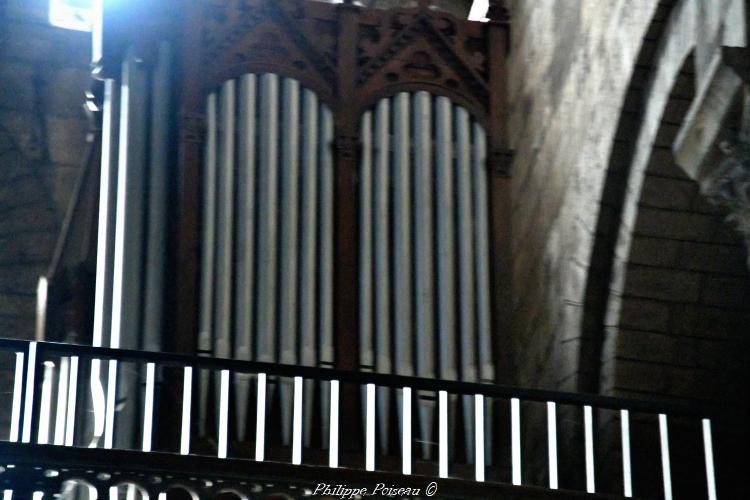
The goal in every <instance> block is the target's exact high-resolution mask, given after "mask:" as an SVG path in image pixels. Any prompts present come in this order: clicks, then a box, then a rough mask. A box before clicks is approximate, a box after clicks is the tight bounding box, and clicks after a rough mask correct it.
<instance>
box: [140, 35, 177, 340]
mask: <svg viewBox="0 0 750 500" xmlns="http://www.w3.org/2000/svg"><path fill="white" fill-rule="evenodd" d="M170 65H171V48H170V44H169V43H168V42H161V43H160V44H159V51H158V57H157V63H156V67H155V68H154V72H153V76H152V81H151V137H150V139H151V144H150V161H149V202H148V234H147V239H146V245H147V246H146V260H145V265H146V286H145V294H146V296H145V304H144V312H143V335H144V339H143V348H144V349H146V350H148V351H159V350H161V348H162V342H161V340H162V339H161V333H162V332H161V326H162V308H163V294H164V265H165V262H166V256H165V249H166V235H167V230H166V222H167V217H166V213H167V145H168V144H169V115H170V113H171V110H170V98H169V86H170V79H171V74H170V73H171V72H170Z"/></svg>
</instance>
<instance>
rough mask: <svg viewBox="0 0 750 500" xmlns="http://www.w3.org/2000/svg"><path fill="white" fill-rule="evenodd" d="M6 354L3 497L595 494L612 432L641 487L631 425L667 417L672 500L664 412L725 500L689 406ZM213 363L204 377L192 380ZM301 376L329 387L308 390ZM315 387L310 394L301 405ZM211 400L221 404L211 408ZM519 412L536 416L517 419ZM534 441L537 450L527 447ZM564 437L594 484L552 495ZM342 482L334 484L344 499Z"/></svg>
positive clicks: (0, 352) (624, 467)
mask: <svg viewBox="0 0 750 500" xmlns="http://www.w3.org/2000/svg"><path fill="white" fill-rule="evenodd" d="M0 359H1V360H2V362H1V363H0V366H2V367H5V368H6V372H7V373H8V374H9V375H10V376H9V377H7V378H6V380H10V381H11V383H10V384H8V388H7V390H6V389H5V388H3V389H2V390H0V393H1V392H5V393H6V394H7V395H8V396H9V397H8V398H7V400H6V401H4V405H5V407H6V408H7V409H9V410H10V411H9V413H10V425H9V434H8V441H9V442H8V443H0V490H4V492H5V493H4V495H5V496H4V500H10V499H11V498H12V499H16V498H26V497H27V496H30V497H33V498H42V497H43V495H45V494H48V495H52V494H53V493H55V492H60V491H61V490H64V489H65V487H66V486H65V485H66V484H71V483H70V481H73V480H76V481H80V482H81V484H87V485H88V486H87V487H88V488H92V490H91V491H92V493H93V491H98V497H99V498H103V497H104V494H105V492H107V491H108V490H109V489H110V488H112V487H116V486H117V485H122V484H128V485H130V487H131V488H134V489H133V491H134V492H140V495H141V498H147V497H151V498H156V497H158V498H167V496H166V492H167V491H168V490H170V488H173V487H177V486H179V487H182V488H185V489H186V490H188V491H191V492H192V493H191V495H193V496H192V497H193V498H214V495H216V494H218V493H221V492H227V491H232V492H235V493H238V494H239V495H240V496H239V497H240V498H242V495H245V496H246V497H247V498H256V497H258V496H261V497H272V496H273V494H281V495H282V497H284V496H286V497H295V498H296V497H303V496H308V495H320V494H322V493H324V491H322V490H320V489H319V487H320V485H321V484H328V485H330V487H331V488H336V485H341V488H351V489H356V488H363V487H364V488H368V490H369V491H368V493H367V494H368V495H369V494H372V492H373V490H374V489H375V488H377V487H378V485H382V486H381V488H380V491H379V494H380V495H383V494H386V495H387V493H389V492H390V493H393V495H396V496H410V494H409V492H408V491H406V490H404V491H401V492H398V491H396V490H393V491H386V490H385V488H390V487H395V488H397V489H398V488H413V489H415V488H419V489H420V490H421V492H420V493H419V494H418V495H416V496H422V497H423V496H426V495H427V496H429V495H428V494H429V493H430V491H427V490H426V488H427V487H430V488H432V487H433V486H431V485H433V484H434V487H436V488H437V494H436V496H437V497H439V498H469V497H471V498H514V499H515V498H520V499H523V498H529V499H532V498H578V496H579V495H580V496H581V498H583V497H584V496H585V497H586V498H592V496H591V494H593V493H595V492H596V491H597V482H596V479H597V478H596V477H595V471H596V470H600V469H601V467H602V464H597V463H595V457H596V453H595V447H596V446H597V445H601V444H602V440H603V439H604V438H607V439H609V441H610V446H609V449H611V448H612V446H611V442H612V441H615V443H616V445H617V446H616V447H617V448H619V453H618V454H617V455H619V456H618V457H616V458H615V459H613V458H612V456H614V455H612V454H610V453H609V452H608V453H607V455H608V457H607V458H608V459H609V460H610V461H612V460H615V461H616V462H617V463H616V464H612V463H610V464H609V465H610V466H612V465H614V466H616V467H617V468H618V469H620V472H619V474H618V476H619V478H620V479H619V481H620V483H619V487H620V488H621V494H622V495H623V496H625V497H632V496H633V494H634V492H635V493H636V494H637V493H638V491H640V489H639V488H640V485H638V484H634V481H633V474H632V470H633V468H632V465H633V463H632V462H633V460H634V459H633V456H631V445H632V443H631V424H633V425H637V422H641V421H643V420H644V419H645V420H648V421H651V422H652V423H656V422H658V433H657V435H658V437H657V436H653V437H654V438H656V439H657V440H658V449H659V453H660V456H658V457H651V462H652V466H653V467H657V465H656V464H660V467H661V477H662V488H661V489H662V490H663V493H664V497H665V498H672V474H671V466H670V443H669V435H668V429H669V426H670V422H672V420H671V419H681V420H685V419H687V420H690V421H692V422H693V423H694V424H695V426H696V428H698V426H700V429H701V432H702V442H703V455H704V457H702V458H703V461H704V464H705V474H706V478H705V485H706V495H705V497H706V498H708V499H709V500H714V499H715V498H716V484H715V478H714V459H713V450H712V436H711V419H710V416H709V413H708V412H707V411H706V410H703V409H700V408H695V407H692V406H691V407H688V406H684V405H679V404H658V403H654V402H648V401H635V400H626V399H620V398H611V397H603V396H592V395H584V394H573V393H560V392H551V391H542V390H528V389H518V388H511V387H504V386H498V385H490V384H474V383H465V382H458V381H447V380H433V379H423V378H416V377H404V376H397V375H386V374H376V373H365V372H350V371H340V370H334V369H325V368H314V367H304V366H289V365H282V364H272V363H260V362H250V361H239V360H229V359H217V358H209V357H200V356H187V355H180V354H172V353H158V352H146V351H135V350H126V349H108V348H99V347H88V346H81V345H72V344H58V343H49V342H28V341H20V340H10V339H0ZM6 360H7V361H6ZM11 360H15V365H13V363H12V361H11ZM8 361H10V362H8ZM105 368H106V370H105ZM204 372H205V373H208V374H209V377H208V378H202V377H199V376H198V375H197V374H198V373H204ZM105 375H106V376H105ZM201 380H209V381H210V382H209V383H210V385H211V386H212V388H214V389H213V390H215V394H212V396H214V398H213V399H211V400H210V401H200V399H201V398H199V397H197V395H198V393H199V392H200V391H198V390H197V386H198V384H199V383H201ZM238 380H245V381H247V380H252V388H251V396H254V398H252V399H254V400H255V401H254V402H253V403H254V404H253V406H254V407H255V412H254V418H251V419H248V421H249V422H252V425H248V426H247V427H248V428H247V429H246V430H247V432H246V434H247V436H248V437H247V438H245V439H242V440H239V439H235V440H233V439H232V436H237V435H238V432H239V431H235V430H234V429H235V427H242V426H239V425H238V424H239V423H238V422H237V421H236V418H234V417H233V415H236V412H235V413H233V412H232V409H233V408H232V407H233V406H234V405H236V404H237V403H236V402H234V403H233V401H235V398H234V397H232V396H233V395H236V394H237V393H236V391H237V389H238V388H241V387H244V388H247V387H249V386H248V385H247V384H245V385H242V384H238V383H237V381H238ZM101 381H108V384H102V383H101ZM284 384H287V385H286V387H287V388H288V389H291V390H290V393H291V394H292V395H293V396H292V409H293V410H292V415H291V417H292V422H290V423H289V424H290V439H289V442H288V443H286V442H283V439H278V440H276V441H278V442H276V443H274V440H273V439H271V434H273V433H277V434H279V435H280V434H281V432H280V429H281V427H282V425H281V424H280V422H278V419H277V417H278V416H279V415H280V414H281V413H280V412H278V411H277V409H275V408H274V407H273V405H272V402H273V401H274V393H276V392H281V391H277V388H279V387H284V386H285V385H284ZM305 384H314V385H315V386H316V387H318V388H324V390H320V389H316V390H315V391H311V392H309V391H306V390H305V387H306V385H305ZM232 387H233V388H234V390H233V391H232V392H231V394H230V388H232ZM246 390H247V389H246ZM383 391H390V392H391V393H392V394H394V395H395V398H396V400H397V401H398V404H397V405H396V407H395V408H396V412H397V413H398V415H397V417H398V418H397V420H398V421H399V426H398V427H399V438H398V439H397V441H398V442H399V443H400V447H399V448H400V449H399V450H398V452H395V453H392V455H390V456H386V455H385V454H384V453H382V450H379V447H378V442H379V440H378V437H379V436H378V430H379V425H378V421H379V420H378V418H379V415H378V408H379V407H378V405H377V400H378V398H380V397H382V394H383ZM309 394H313V395H314V396H315V398H316V401H314V402H313V401H309V400H308V401H306V402H303V398H309ZM194 395H195V396H196V397H195V398H194V397H193V396H194ZM128 398H130V399H128ZM214 400H215V401H217V402H218V405H213V404H212V403H211V401H214ZM352 401H354V402H355V403H354V404H352ZM452 401H453V402H452ZM455 401H469V402H470V403H471V404H470V405H469V407H470V408H471V415H472V416H473V422H472V425H464V426H461V425H459V423H458V421H456V415H455V413H456V411H455V409H456V408H458V405H456V404H455ZM303 403H305V404H303ZM309 403H314V406H315V408H316V412H317V414H322V413H324V414H326V415H327V419H325V422H326V425H325V426H321V425H320V422H321V421H323V420H322V419H316V418H311V417H310V416H309V415H306V409H307V406H306V404H309ZM426 404H427V405H436V407H437V415H438V417H437V432H436V433H435V434H436V436H437V440H436V442H435V443H433V444H432V445H434V446H435V448H436V451H437V453H436V454H434V456H432V457H430V456H429V455H428V456H425V454H424V453H420V445H422V444H423V443H419V442H416V443H415V440H414V439H413V437H412V436H414V435H416V433H413V432H412V427H413V426H414V425H419V419H418V418H417V415H419V411H420V408H421V406H422V405H426ZM201 405H202V406H203V407H204V408H206V407H209V409H210V407H212V406H218V407H217V408H215V410H216V411H215V417H210V415H209V418H208V420H207V421H206V422H204V423H202V424H199V423H198V422H196V420H197V418H196V415H198V414H199V411H198V410H197V408H198V407H199V406H201ZM235 409H236V408H235ZM522 409H523V412H524V413H525V414H526V415H525V417H527V418H526V419H523V420H522ZM352 410H354V411H352ZM6 413H7V412H6ZM207 413H208V414H212V413H214V412H213V410H212V411H208V412H207ZM462 414H463V415H466V414H467V412H466V411H463V413H462ZM534 415H536V418H530V417H532V416H534ZM605 415H610V416H611V417H612V418H609V419H607V418H604V416H605ZM233 420H234V421H233ZM464 420H467V419H466V417H464ZM522 422H524V428H522V425H521V424H522ZM464 424H466V422H464ZM618 424H619V425H618ZM232 426H234V427H232ZM303 426H306V427H310V428H307V429H304V430H303ZM201 427H203V429H201ZM465 429H470V430H471V431H472V433H473V435H468V432H467V431H465ZM277 431H278V432H277ZM595 431H596V432H595ZM307 433H311V434H312V435H313V437H312V438H309V437H308V436H307ZM457 435H459V436H461V437H462V438H464V440H465V441H466V442H467V443H469V444H472V445H473V446H468V447H467V448H466V449H467V450H470V451H471V452H472V453H469V452H463V451H460V452H459V449H460V448H462V445H459V444H458V441H459V438H457V437H456V436H457ZM488 436H491V438H488ZM595 437H596V438H598V439H596V440H595ZM532 438H533V439H532ZM700 438H701V436H700V435H698V436H696V440H700ZM535 439H536V442H541V443H542V445H541V446H533V442H535V441H534V440H535ZM576 440H578V441H580V447H575V446H573V448H571V447H570V444H569V443H570V442H571V441H576ZM311 443H319V445H318V444H311ZM504 443H505V444H507V446H506V445H505V444H504ZM530 443H532V444H530ZM563 444H565V447H566V450H569V449H576V450H580V455H581V458H582V460H581V466H582V469H583V470H582V471H580V472H581V473H582V474H581V475H582V477H583V478H585V480H584V481H583V484H584V486H585V490H586V492H587V493H588V494H584V493H574V492H571V491H564V492H563V491H562V490H558V488H563V487H565V486H566V484H567V483H566V482H565V481H564V478H563V474H564V473H567V471H568V469H569V468H570V467H569V464H570V461H569V460H566V462H565V463H564V464H563V463H562V462H561V464H560V465H558V459H559V453H558V450H559V449H560V448H561V447H562V445H563ZM540 448H541V449H544V448H546V450H545V451H544V452H543V453H541V454H539V453H537V455H540V456H534V455H533V453H527V451H529V450H531V451H534V450H539V449H540ZM506 452H507V453H506ZM499 455H507V456H499ZM600 455H601V453H600ZM505 464H507V466H506V465H505ZM529 464H532V465H529ZM540 464H541V465H540ZM526 466H529V467H530V468H532V467H536V468H537V469H539V470H543V471H544V474H543V475H544V476H545V477H544V483H545V485H546V486H548V489H543V488H538V487H530V486H527V485H525V484H524V483H525V481H526V477H527V476H528V474H527V475H524V474H522V472H524V471H523V468H525V467H526ZM558 469H559V470H558ZM316 489H317V491H316ZM555 490H558V491H555ZM335 491H336V490H330V491H328V494H329V495H330V496H334V497H339V496H340V495H342V494H344V493H345V491H344V490H337V491H338V493H336V492H335ZM11 492H12V493H11ZM35 492H36V493H35ZM413 492H414V491H413V490H412V493H413ZM354 494H356V491H353V492H352V495H354ZM360 494H361V492H360ZM376 495H378V493H376ZM45 498H46V497H45ZM49 498H52V497H51V496H50V497H49ZM71 498H73V497H71ZM90 498H92V497H90ZM174 498H177V497H174ZM352 498H353V496H352ZM601 498H605V497H604V496H602V497H601Z"/></svg>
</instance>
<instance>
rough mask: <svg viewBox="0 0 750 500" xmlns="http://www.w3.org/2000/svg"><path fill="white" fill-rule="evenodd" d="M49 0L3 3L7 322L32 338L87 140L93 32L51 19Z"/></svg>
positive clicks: (1, 317)
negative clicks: (40, 291) (39, 291)
mask: <svg viewBox="0 0 750 500" xmlns="http://www.w3.org/2000/svg"><path fill="white" fill-rule="evenodd" d="M47 4H48V2H47V1H44V0H33V1H32V0H9V1H8V2H6V3H5V4H0V9H2V10H0V211H2V217H1V218H0V329H1V330H2V336H7V337H22V338H31V337H32V336H33V333H34V332H33V329H34V314H35V313H34V311H35V302H36V298H35V290H36V286H37V280H38V278H39V276H40V275H41V274H43V273H44V272H45V270H46V268H47V266H48V265H49V263H50V259H51V256H52V251H53V249H54V244H55V240H56V238H57V233H58V231H59V224H60V222H61V220H62V218H63V214H64V212H65V208H66V206H67V203H68V199H69V196H70V193H71V192H72V190H73V186H74V184H75V179H76V176H77V173H78V170H79V165H80V161H81V157H82V154H83V150H84V145H85V135H86V127H87V124H86V120H85V117H84V113H83V110H82V104H83V96H84V92H85V90H86V89H87V87H88V82H89V77H88V63H89V60H90V56H89V51H90V48H89V45H90V40H89V34H88V33H82V32H77V31H70V30H64V29H61V28H56V27H53V26H50V25H49V23H48V22H47Z"/></svg>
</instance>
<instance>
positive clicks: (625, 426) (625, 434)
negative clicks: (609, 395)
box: [620, 410, 633, 498]
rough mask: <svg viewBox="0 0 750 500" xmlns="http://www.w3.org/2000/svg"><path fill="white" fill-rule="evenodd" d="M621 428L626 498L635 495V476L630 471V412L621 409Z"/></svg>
mask: <svg viewBox="0 0 750 500" xmlns="http://www.w3.org/2000/svg"><path fill="white" fill-rule="evenodd" d="M620 428H621V434H622V482H623V490H624V491H623V493H624V495H625V497H626V498H630V497H632V496H633V477H632V474H631V471H630V412H629V411H628V410H620Z"/></svg>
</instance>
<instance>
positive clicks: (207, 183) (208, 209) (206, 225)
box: [198, 94, 217, 433]
mask: <svg viewBox="0 0 750 500" xmlns="http://www.w3.org/2000/svg"><path fill="white" fill-rule="evenodd" d="M216 114H217V110H216V94H211V95H209V96H208V101H207V102H206V149H205V158H204V162H203V166H204V170H203V210H202V212H203V224H202V226H203V234H202V246H201V296H200V331H199V333H198V354H199V355H201V354H203V355H206V354H211V353H212V337H213V305H214V302H213V301H214V245H215V241H216V225H215V224H216V135H217V132H216V129H217V127H216ZM199 378H200V388H199V391H200V402H199V407H200V414H199V429H200V432H201V433H204V432H205V430H206V429H205V426H206V413H207V411H208V406H209V404H208V380H209V373H208V371H207V370H199Z"/></svg>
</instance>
